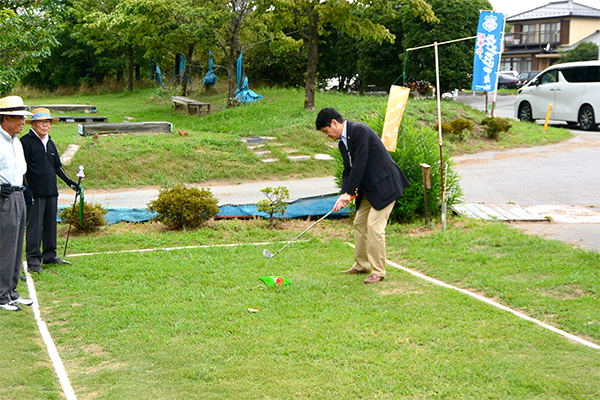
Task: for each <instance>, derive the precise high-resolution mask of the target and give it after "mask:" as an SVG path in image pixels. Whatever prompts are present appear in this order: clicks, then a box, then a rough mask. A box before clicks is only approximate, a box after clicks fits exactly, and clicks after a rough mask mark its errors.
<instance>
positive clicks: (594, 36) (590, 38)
mask: <svg viewBox="0 0 600 400" xmlns="http://www.w3.org/2000/svg"><path fill="white" fill-rule="evenodd" d="M599 40H600V29H598V30H596V32H594V33H592V34H591V35H590V36H587V37H584V38H583V39H581V40H580V41H579V42H575V43H573V44H572V45H570V46H561V50H564V51H569V50H573V49H574V48H575V47H577V46H579V45H580V44H581V43H583V42H592V43H598V41H599Z"/></svg>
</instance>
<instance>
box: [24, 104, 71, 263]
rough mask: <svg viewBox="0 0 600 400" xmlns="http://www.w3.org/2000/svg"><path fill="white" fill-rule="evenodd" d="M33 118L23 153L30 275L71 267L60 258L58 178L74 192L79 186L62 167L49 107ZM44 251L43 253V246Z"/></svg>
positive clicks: (25, 136) (39, 109)
mask: <svg viewBox="0 0 600 400" xmlns="http://www.w3.org/2000/svg"><path fill="white" fill-rule="evenodd" d="M32 112H33V116H32V117H31V119H28V120H27V121H25V122H26V123H28V124H30V125H31V129H30V130H29V133H27V134H26V135H24V136H23V137H21V143H22V144H23V152H24V153H25V160H26V161H27V173H26V174H25V186H26V187H27V190H25V192H23V195H24V196H25V202H26V203H27V235H26V240H25V252H26V257H27V269H28V270H29V272H41V271H42V267H41V264H42V262H43V263H44V264H70V263H69V262H68V261H65V260H62V259H60V258H58V256H57V255H56V213H57V207H58V187H57V185H56V176H57V175H58V176H59V177H60V179H62V180H63V181H64V182H65V183H66V184H67V185H69V186H70V187H71V188H72V189H73V190H75V191H78V190H79V189H80V188H79V185H78V184H77V182H75V181H73V180H72V179H71V178H69V177H68V176H67V173H66V172H65V170H64V169H63V167H62V163H61V161H60V155H59V154H58V149H57V148H56V145H55V144H54V142H53V141H52V139H51V138H50V135H49V134H48V133H49V132H50V127H51V126H52V124H53V123H56V122H57V121H58V118H53V117H52V116H51V115H50V111H49V110H48V109H47V108H36V109H35V110H33V111H32ZM42 243H43V246H44V251H43V252H42V251H41V246H42Z"/></svg>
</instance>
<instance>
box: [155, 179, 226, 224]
mask: <svg viewBox="0 0 600 400" xmlns="http://www.w3.org/2000/svg"><path fill="white" fill-rule="evenodd" d="M218 203H219V201H218V200H217V198H216V197H215V196H213V194H212V192H211V191H210V189H197V188H188V187H186V186H185V185H184V184H181V183H180V184H178V185H176V186H174V187H172V188H166V189H162V190H159V194H158V198H157V199H156V200H154V201H151V202H150V203H149V204H148V210H150V211H155V212H157V213H158V216H157V217H155V219H156V220H158V221H160V222H161V223H163V224H165V225H166V226H167V227H168V228H169V229H173V230H180V229H188V228H189V229H197V228H199V227H201V226H202V225H203V224H204V223H205V222H206V221H208V220H210V219H211V218H213V217H214V216H215V215H217V214H218V212H219V207H218V206H217V204H218Z"/></svg>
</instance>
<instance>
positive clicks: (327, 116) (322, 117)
mask: <svg viewBox="0 0 600 400" xmlns="http://www.w3.org/2000/svg"><path fill="white" fill-rule="evenodd" d="M334 119H335V120H336V121H337V122H339V123H340V124H342V123H344V118H342V116H341V115H340V113H339V112H337V111H336V110H335V108H324V109H322V110H321V111H319V115H317V121H316V126H317V130H318V131H320V130H321V129H323V128H325V127H326V126H331V121H332V120H334Z"/></svg>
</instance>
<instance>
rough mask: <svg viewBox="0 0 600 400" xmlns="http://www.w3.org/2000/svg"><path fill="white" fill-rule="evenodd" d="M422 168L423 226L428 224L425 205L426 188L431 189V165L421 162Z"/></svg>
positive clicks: (426, 206) (427, 210) (427, 209)
mask: <svg viewBox="0 0 600 400" xmlns="http://www.w3.org/2000/svg"><path fill="white" fill-rule="evenodd" d="M421 167H422V168H423V198H424V200H425V226H429V206H428V205H427V189H431V167H430V166H429V165H428V164H425V163H422V164H421Z"/></svg>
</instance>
